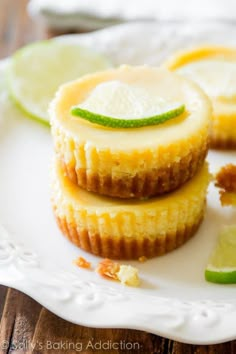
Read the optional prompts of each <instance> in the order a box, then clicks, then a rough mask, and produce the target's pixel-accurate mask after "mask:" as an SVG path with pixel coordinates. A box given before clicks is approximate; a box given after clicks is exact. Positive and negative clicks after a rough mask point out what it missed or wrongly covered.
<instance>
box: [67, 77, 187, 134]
mask: <svg viewBox="0 0 236 354" xmlns="http://www.w3.org/2000/svg"><path fill="white" fill-rule="evenodd" d="M184 110H185V106H184V104H182V103H178V102H174V103H173V102H168V101H167V100H165V99H164V98H162V97H160V96H157V95H156V94H155V93H154V92H148V90H145V89H144V88H141V87H137V86H135V85H128V84H126V83H123V82H120V81H110V82H105V83H101V84H99V85H97V86H96V88H95V89H94V90H93V91H92V92H91V93H90V95H89V96H88V97H87V99H86V100H85V101H84V102H82V103H81V104H79V105H76V106H73V107H72V108H71V114H72V115H74V116H78V117H80V118H83V119H86V120H88V121H90V122H92V123H96V124H99V125H103V126H107V127H112V128H135V127H143V126H147V125H156V124H161V123H164V122H166V121H167V120H169V119H172V118H175V117H177V116H179V115H180V114H182V113H183V112H184Z"/></svg>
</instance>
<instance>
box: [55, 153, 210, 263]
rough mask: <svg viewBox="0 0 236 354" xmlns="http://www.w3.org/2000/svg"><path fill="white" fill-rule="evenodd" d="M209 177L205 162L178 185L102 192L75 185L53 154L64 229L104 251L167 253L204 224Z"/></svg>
mask: <svg viewBox="0 0 236 354" xmlns="http://www.w3.org/2000/svg"><path fill="white" fill-rule="evenodd" d="M209 180H210V175H209V172H208V165H207V164H206V163H205V164H204V165H203V166H202V167H201V168H200V170H199V171H198V172H197V173H196V174H195V176H194V177H193V178H192V179H191V180H190V181H188V182H187V183H185V184H184V185H183V186H182V187H181V188H179V189H178V190H176V191H174V192H172V193H168V194H165V195H163V196H159V197H156V198H150V199H145V200H137V199H133V198H132V199H120V198H110V197H106V196H101V195H98V194H95V193H91V192H88V191H86V190H84V189H82V188H80V187H78V186H76V185H75V184H74V183H73V182H71V180H70V179H69V178H68V176H67V175H66V174H65V173H64V170H63V168H62V166H61V163H60V161H58V160H55V162H54V164H53V166H52V174H51V200H52V205H53V210H54V214H55V217H56V220H57V223H58V225H59V228H60V229H61V231H62V233H63V234H64V235H65V236H66V237H68V238H69V240H70V241H72V242H73V243H74V244H75V245H77V246H79V247H81V248H82V249H84V250H86V251H88V252H91V253H93V254H95V255H99V256H101V257H108V258H113V259H138V258H139V257H141V256H146V257H154V256H159V255H163V254H165V253H167V252H169V251H171V250H173V249H175V248H177V247H179V246H181V245H182V244H183V243H184V242H186V241H187V240H188V239H189V238H190V237H191V236H193V235H194V233H195V232H196V230H197V228H198V226H199V225H200V223H201V221H202V219H203V216H204V209H205V200H206V193H207V188H208V184H209Z"/></svg>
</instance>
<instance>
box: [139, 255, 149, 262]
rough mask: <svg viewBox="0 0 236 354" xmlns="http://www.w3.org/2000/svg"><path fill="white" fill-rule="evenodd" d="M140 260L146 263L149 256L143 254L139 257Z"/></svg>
mask: <svg viewBox="0 0 236 354" xmlns="http://www.w3.org/2000/svg"><path fill="white" fill-rule="evenodd" d="M138 261H139V262H140V263H144V262H146V261H147V257H145V256H141V257H139V259H138Z"/></svg>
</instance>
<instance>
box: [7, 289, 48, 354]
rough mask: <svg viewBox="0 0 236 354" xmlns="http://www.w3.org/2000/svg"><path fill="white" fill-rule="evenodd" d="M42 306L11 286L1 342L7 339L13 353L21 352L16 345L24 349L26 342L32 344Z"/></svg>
mask: <svg viewBox="0 0 236 354" xmlns="http://www.w3.org/2000/svg"><path fill="white" fill-rule="evenodd" d="M41 308H42V307H41V305H39V304H37V303H36V302H35V301H34V300H32V299H31V298H30V297H28V296H26V295H24V294H23V293H20V292H19V291H17V290H14V289H10V288H9V289H8V291H7V296H6V299H5V303H4V309H3V314H2V318H1V322H0V344H1V343H4V341H7V342H8V343H9V348H12V350H10V351H11V352H12V353H14V352H16V353H19V350H14V346H16V347H18V348H21V347H22V348H23V349H24V348H25V346H24V343H25V344H27V343H28V344H30V343H31V342H32V338H33V334H34V328H35V325H36V323H37V319H38V316H39V313H40V311H41ZM3 352H4V353H7V352H8V349H7V348H6V349H5V351H3Z"/></svg>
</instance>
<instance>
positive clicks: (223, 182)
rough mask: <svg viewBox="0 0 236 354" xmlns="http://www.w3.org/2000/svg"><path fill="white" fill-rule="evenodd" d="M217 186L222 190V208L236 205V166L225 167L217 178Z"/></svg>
mask: <svg viewBox="0 0 236 354" xmlns="http://www.w3.org/2000/svg"><path fill="white" fill-rule="evenodd" d="M215 181H216V182H215V186H216V187H218V188H220V201H221V204H222V206H225V205H236V165H233V164H228V165H225V166H223V167H222V168H221V169H220V170H219V171H218V173H217V174H216V176H215Z"/></svg>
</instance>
